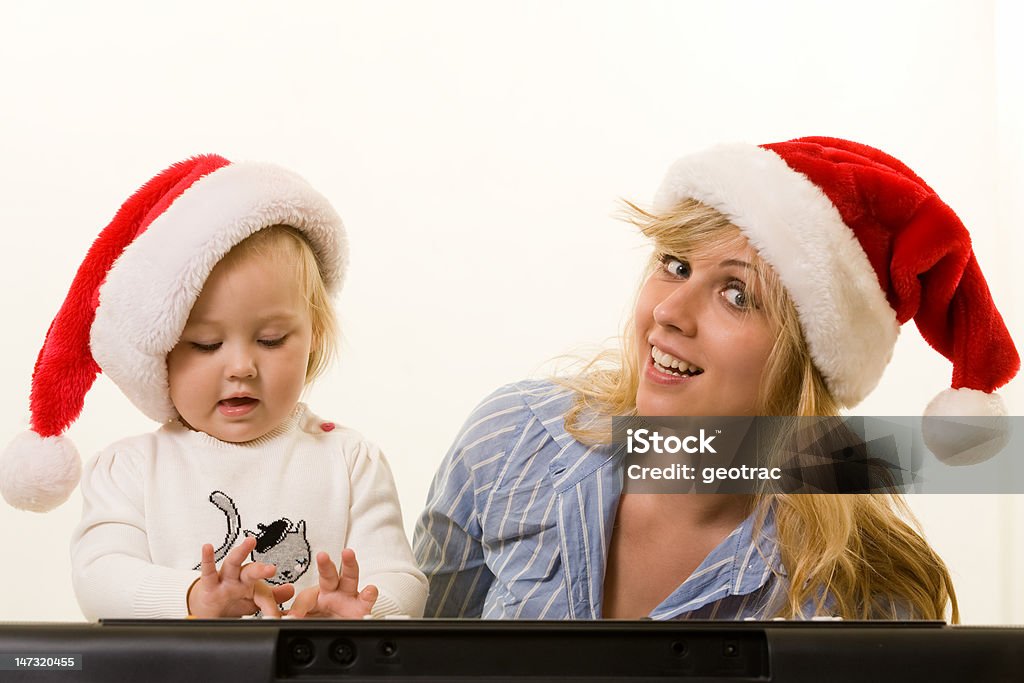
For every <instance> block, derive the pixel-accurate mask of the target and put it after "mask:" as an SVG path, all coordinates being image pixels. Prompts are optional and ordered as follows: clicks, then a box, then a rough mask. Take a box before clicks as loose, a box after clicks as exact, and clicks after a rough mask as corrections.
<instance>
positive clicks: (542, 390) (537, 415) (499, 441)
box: [452, 380, 575, 466]
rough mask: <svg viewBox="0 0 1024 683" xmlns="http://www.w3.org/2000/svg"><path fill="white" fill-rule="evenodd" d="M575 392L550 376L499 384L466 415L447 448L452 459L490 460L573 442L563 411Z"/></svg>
mask: <svg viewBox="0 0 1024 683" xmlns="http://www.w3.org/2000/svg"><path fill="white" fill-rule="evenodd" d="M574 400H575V393H574V392H573V391H572V390H571V389H568V388H566V387H563V386H561V385H559V384H558V383H557V382H554V381H552V380H523V381H520V382H514V383H512V384H506V385H504V386H501V387H499V388H497V389H495V390H494V391H492V392H491V393H490V394H488V395H487V396H486V397H484V398H483V400H481V401H480V402H479V403H478V404H477V406H476V407H475V408H474V409H473V411H472V412H471V413H470V414H469V416H468V417H467V418H466V420H465V423H464V424H463V426H462V429H461V430H460V432H459V435H458V437H457V438H456V440H455V443H454V444H453V447H452V455H453V456H454V457H455V458H456V459H457V460H462V461H464V462H466V464H468V465H470V466H473V463H474V462H489V461H495V456H496V455H498V454H504V455H505V456H512V455H513V454H514V453H517V452H523V451H526V450H531V451H536V450H543V449H541V448H540V445H541V444H545V443H546V444H549V445H550V446H551V447H556V448H558V449H562V447H563V446H565V445H566V444H568V443H569V442H571V441H573V440H574V439H573V437H572V436H571V435H570V434H569V433H568V432H566V431H565V413H566V412H567V411H568V410H569V409H570V408H571V407H572V404H573V401H574Z"/></svg>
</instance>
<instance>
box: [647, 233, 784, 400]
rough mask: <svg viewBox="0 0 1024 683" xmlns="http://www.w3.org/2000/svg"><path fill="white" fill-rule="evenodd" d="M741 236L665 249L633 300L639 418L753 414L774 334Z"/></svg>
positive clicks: (751, 255)
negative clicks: (708, 246) (707, 247)
mask: <svg viewBox="0 0 1024 683" xmlns="http://www.w3.org/2000/svg"><path fill="white" fill-rule="evenodd" d="M754 254H755V252H754V250H753V249H752V248H751V247H750V245H749V244H748V243H747V241H746V239H744V238H743V237H737V238H736V239H735V240H732V241H730V242H727V243H726V244H725V245H723V246H722V247H719V248H716V249H715V250H714V251H713V252H709V253H707V254H696V255H692V256H688V257H679V256H675V255H672V254H664V255H662V256H661V261H660V264H659V266H658V268H657V269H656V270H655V272H654V273H652V274H651V276H650V277H649V278H648V279H647V282H645V283H644V286H643V288H642V289H641V290H640V297H639V300H638V301H637V306H636V312H635V319H636V342H637V349H638V351H637V352H638V354H639V356H640V357H639V359H638V360H639V362H640V383H639V385H638V387H637V393H636V407H637V413H638V414H639V415H647V416H668V415H754V414H757V412H758V396H759V393H758V392H759V389H760V383H761V375H762V373H763V372H764V366H765V362H766V361H767V359H768V355H769V353H770V351H771V349H772V346H773V344H774V342H775V333H774V331H773V329H772V326H771V325H770V323H769V320H768V317H767V315H766V314H765V311H764V310H763V309H762V308H761V302H760V301H759V294H760V291H759V287H758V278H757V274H756V271H755V270H754V268H753V265H752V264H753V262H754Z"/></svg>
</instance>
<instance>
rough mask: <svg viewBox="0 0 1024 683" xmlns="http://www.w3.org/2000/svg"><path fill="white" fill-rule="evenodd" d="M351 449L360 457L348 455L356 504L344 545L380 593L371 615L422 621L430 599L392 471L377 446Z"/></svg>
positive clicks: (361, 444)
mask: <svg viewBox="0 0 1024 683" xmlns="http://www.w3.org/2000/svg"><path fill="white" fill-rule="evenodd" d="M351 447H353V448H356V452H355V453H349V454H348V456H349V462H350V463H351V465H350V470H349V472H350V475H349V477H350V487H351V494H352V498H351V500H352V502H351V505H350V509H349V515H350V519H349V533H348V538H347V539H346V541H345V545H346V546H348V547H349V548H352V549H353V550H355V552H356V553H357V554H358V556H359V566H360V567H361V569H362V576H363V579H364V583H365V584H372V585H374V586H376V587H377V589H378V590H379V597H378V598H377V600H376V602H375V603H374V604H373V609H372V612H371V613H372V614H373V616H375V617H381V616H387V615H392V614H403V615H407V616H411V617H421V616H423V606H424V604H425V603H426V599H427V579H426V577H425V576H423V573H422V572H420V570H419V569H418V568H417V567H416V562H415V560H413V557H412V549H411V548H410V547H409V539H408V537H407V536H406V535H405V529H404V528H403V527H402V510H401V507H400V505H399V502H398V491H397V490H396V488H395V481H394V479H393V478H392V476H391V469H390V468H389V467H388V463H387V460H386V459H385V458H384V454H383V453H381V451H380V449H379V448H377V446H375V445H374V444H372V443H369V442H367V441H359V442H357V444H352V446H351ZM353 561H354V557H353ZM318 564H319V563H318ZM321 571H322V570H321Z"/></svg>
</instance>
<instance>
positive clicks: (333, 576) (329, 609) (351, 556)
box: [288, 548, 378, 619]
mask: <svg viewBox="0 0 1024 683" xmlns="http://www.w3.org/2000/svg"><path fill="white" fill-rule="evenodd" d="M316 566H317V569H318V570H319V571H320V585H319V586H314V587H313V588H307V589H306V590H304V591H302V592H301V593H299V596H298V597H297V598H295V602H293V603H292V607H291V609H290V610H288V616H290V617H314V618H320V619H330V618H341V619H361V618H362V617H364V616H366V615H367V614H369V613H370V610H371V609H372V608H373V603H375V602H377V594H378V592H377V587H376V586H373V585H370V586H367V587H366V588H364V589H363V590H362V591H360V590H359V563H358V562H356V553H355V551H354V550H352V549H351V548H345V549H344V550H342V551H341V574H340V575H339V574H338V570H337V569H336V568H335V567H334V563H333V562H331V558H330V556H329V555H328V554H327V553H323V552H321V553H317V555H316Z"/></svg>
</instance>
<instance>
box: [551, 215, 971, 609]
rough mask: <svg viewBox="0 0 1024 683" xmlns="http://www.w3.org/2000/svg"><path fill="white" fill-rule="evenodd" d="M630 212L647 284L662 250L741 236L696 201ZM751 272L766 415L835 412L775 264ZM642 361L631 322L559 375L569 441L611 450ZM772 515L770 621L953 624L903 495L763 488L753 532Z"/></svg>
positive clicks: (952, 602)
mask: <svg viewBox="0 0 1024 683" xmlns="http://www.w3.org/2000/svg"><path fill="white" fill-rule="evenodd" d="M625 217H626V219H627V220H629V221H630V222H632V223H633V224H634V225H636V226H637V227H638V228H640V230H641V231H642V232H643V233H644V235H646V236H647V237H648V238H650V239H651V240H652V241H653V242H654V246H655V251H654V254H653V255H652V257H651V260H650V262H649V263H648V266H647V269H646V270H645V272H644V279H646V278H647V277H649V276H650V275H651V273H652V272H654V269H655V268H657V267H659V265H660V262H659V256H660V255H661V254H672V255H674V256H680V257H684V256H686V255H694V254H704V253H707V252H709V251H713V250H715V249H717V248H721V247H725V246H728V245H729V244H730V243H735V241H736V240H737V239H739V238H740V237H741V233H740V231H739V229H738V228H737V227H736V226H735V225H733V224H732V223H730V222H729V220H728V219H727V218H726V217H725V216H723V215H722V214H721V213H719V212H718V211H716V210H715V209H713V208H711V207H709V206H706V205H704V204H702V203H700V202H697V201H695V200H692V199H689V200H685V201H683V202H681V203H680V204H679V205H678V206H676V207H675V208H674V209H673V210H671V211H668V212H665V213H662V214H653V213H649V212H646V211H644V210H642V209H640V208H638V207H637V206H635V205H633V204H629V203H627V204H626V210H625ZM753 266H754V269H755V272H756V278H757V280H758V293H759V297H760V304H761V308H762V310H764V311H765V313H766V315H767V316H768V319H769V321H770V323H771V325H772V327H773V329H774V330H775V333H776V340H775V343H774V346H773V348H772V349H771V351H770V353H769V356H768V360H767V363H766V365H765V371H764V374H763V376H762V383H761V388H760V392H759V393H760V395H759V405H760V408H761V410H760V412H761V414H763V415H792V416H815V415H822V416H833V415H837V414H838V412H839V407H840V406H839V405H838V403H837V402H836V400H835V399H834V398H833V397H832V394H831V393H830V392H829V389H828V386H827V383H826V381H825V379H824V378H823V377H822V376H821V373H820V372H819V371H818V369H817V368H816V367H815V365H814V363H813V360H812V359H811V356H810V351H809V350H808V347H807V343H806V341H805V340H804V336H803V331H802V328H801V326H800V320H799V317H798V315H797V311H796V308H795V306H794V305H793V302H792V300H791V299H790V298H789V296H788V294H787V293H786V290H785V288H784V287H783V285H782V283H781V282H780V281H779V278H778V276H777V275H776V273H775V271H774V269H772V268H771V267H770V266H769V265H768V264H767V263H765V262H764V261H763V260H762V259H761V258H760V257H758V256H756V255H755V257H754V263H753ZM639 363H640V361H639V356H638V353H637V348H636V339H635V333H634V331H633V321H632V320H630V321H629V322H628V323H627V325H626V327H625V330H624V334H623V335H622V341H621V346H620V348H619V349H618V350H615V351H606V352H604V353H602V354H599V355H598V356H596V357H595V358H594V359H592V360H591V361H590V362H588V363H586V364H585V365H584V366H583V368H582V369H581V370H580V371H579V372H577V373H575V374H574V375H573V376H571V377H568V378H560V379H559V380H558V381H559V383H561V384H563V385H566V386H568V387H570V388H572V389H573V390H574V391H575V392H576V400H575V402H574V405H573V407H572V408H571V409H570V410H569V412H568V413H567V414H566V419H565V423H566V429H567V430H568V432H569V433H570V434H571V435H572V436H573V437H575V438H576V439H577V440H579V441H581V442H583V443H586V444H594V443H607V442H608V441H609V440H610V438H611V416H613V415H636V392H637V387H638V385H639V373H640V367H639ZM769 510H771V512H772V513H773V514H774V518H775V525H776V530H777V537H778V543H779V548H780V552H781V559H782V563H783V566H784V567H785V569H786V573H787V580H788V582H789V591H788V595H787V600H786V601H785V606H784V607H782V608H781V609H780V612H779V614H777V615H772V616H783V617H790V618H792V617H807V616H809V615H807V614H806V612H805V609H806V606H807V605H813V607H814V611H815V613H824V612H825V610H828V612H829V613H832V614H836V615H838V616H841V617H843V618H845V619H868V618H875V619H877V618H916V619H942V618H944V616H945V611H946V608H947V606H950V607H951V614H950V619H951V621H952V622H953V623H957V622H958V621H959V618H960V615H959V608H958V605H957V600H956V594H955V592H954V589H953V583H952V580H951V579H950V576H949V571H948V570H947V569H946V566H945V564H944V563H943V562H942V560H941V558H939V556H938V555H937V554H936V553H935V551H934V550H932V549H931V547H930V546H929V545H928V543H927V542H926V541H925V540H924V538H923V537H922V536H921V534H920V533H919V531H918V529H917V528H918V527H919V525H918V524H917V522H916V520H914V517H913V515H912V513H911V512H910V510H909V508H908V507H907V505H906V503H905V501H904V500H903V498H902V496H900V495H898V494H888V493H886V494H882V493H878V494H857V495H839V494H785V493H762V494H758V495H756V496H755V502H754V512H755V520H756V524H757V525H758V527H760V525H762V524H763V523H764V520H765V517H766V515H767V514H768V512H769ZM904 520H910V523H908V522H907V521H904ZM826 600H829V601H830V602H829V603H828V604H826Z"/></svg>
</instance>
